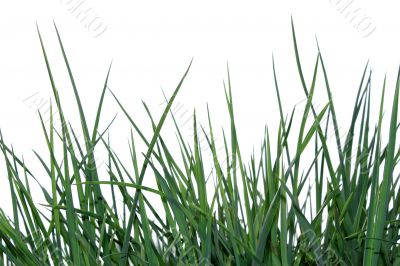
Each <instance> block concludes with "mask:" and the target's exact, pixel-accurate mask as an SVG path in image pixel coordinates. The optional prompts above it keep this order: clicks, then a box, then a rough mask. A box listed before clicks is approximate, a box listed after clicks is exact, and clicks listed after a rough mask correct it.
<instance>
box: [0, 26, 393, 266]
mask: <svg viewBox="0 0 400 266" xmlns="http://www.w3.org/2000/svg"><path fill="white" fill-rule="evenodd" d="M292 26H293V25H292ZM292 29H293V31H292V33H293V43H294V51H295V55H296V63H297V67H298V74H299V76H300V80H301V85H302V88H303V90H304V93H305V95H306V97H307V101H306V103H305V107H304V109H303V113H302V119H301V120H300V121H299V122H297V121H295V120H294V119H293V117H294V111H293V112H292V113H291V114H290V115H289V116H288V117H287V116H286V115H285V114H284V112H283V106H282V101H281V97H280V93H279V88H278V81H277V79H276V73H275V66H274V68H273V69H274V72H273V74H274V77H275V88H276V96H277V100H278V104H279V115H280V124H279V127H278V128H277V129H276V132H277V139H276V143H275V146H276V150H274V151H273V150H272V148H271V147H272V146H273V145H272V144H273V143H272V142H271V138H270V134H269V131H268V130H266V132H265V137H264V140H263V144H262V145H261V147H260V149H259V150H260V156H259V159H256V157H255V156H252V157H251V159H250V160H249V162H245V161H244V160H243V157H242V154H241V152H240V146H239V142H238V137H237V131H236V126H235V118H234V104H233V97H232V92H231V84H230V78H229V71H228V82H227V84H226V86H225V96H226V105H227V107H228V114H229V117H230V128H229V134H228V135H225V133H224V135H223V136H224V144H225V146H224V147H225V155H224V156H220V154H217V149H216V139H215V132H214V131H213V127H212V121H211V119H212V117H211V115H210V114H208V126H207V127H201V126H199V125H198V122H197V120H196V116H195V115H194V116H193V132H194V134H193V140H192V141H191V144H187V142H186V141H185V139H184V137H185V136H183V135H182V133H181V130H180V128H179V126H177V123H176V120H175V117H174V116H173V114H170V113H171V112H170V111H171V106H172V105H173V103H174V100H175V98H176V96H177V94H178V92H179V90H180V88H181V85H182V83H183V82H184V79H185V78H186V75H187V74H188V71H189V68H190V65H189V67H188V68H187V70H186V72H185V73H184V75H183V77H182V79H181V81H180V82H179V84H178V85H177V87H176V89H175V91H174V92H173V94H172V96H171V97H170V98H169V99H168V102H167V104H166V107H165V110H164V112H163V113H162V116H161V117H160V118H159V119H155V118H153V116H152V115H151V112H150V111H149V110H148V108H147V106H146V105H145V107H146V111H147V112H148V115H149V119H150V121H151V124H152V129H153V132H152V135H150V136H145V134H144V133H143V132H142V131H141V127H140V126H139V125H138V124H136V122H134V119H133V118H132V117H131V116H130V114H129V113H128V112H127V111H126V109H125V108H124V106H123V105H122V103H121V102H120V101H119V100H118V98H117V97H116V96H115V95H114V94H113V93H112V92H111V91H110V92H111V94H112V96H113V97H114V98H115V100H116V103H117V104H118V105H119V107H120V108H121V110H122V111H123V113H124V114H125V115H126V118H127V119H128V121H129V122H130V123H131V126H132V128H133V130H134V131H135V132H134V133H132V134H131V139H130V154H131V164H129V165H126V164H124V163H122V162H121V160H120V159H119V157H118V153H117V152H115V151H114V150H113V149H112V148H111V147H110V145H109V141H108V140H107V137H106V135H107V130H108V127H107V129H106V130H99V123H100V118H101V112H102V106H103V100H104V97H105V95H106V93H107V92H108V91H109V90H108V85H107V82H108V76H109V73H108V74H107V77H106V78H105V82H104V86H103V88H102V93H101V97H100V100H99V105H98V111H97V115H96V117H95V120H94V121H95V122H94V126H93V128H89V127H88V124H87V117H86V116H85V113H84V112H83V107H82V103H81V100H80V97H79V93H78V89H77V88H76V85H75V81H74V78H73V74H72V71H71V68H70V66H69V63H68V59H67V56H66V53H65V50H64V47H63V44H62V41H61V38H60V35H59V33H58V31H57V29H56V31H57V36H58V39H59V43H60V47H61V51H62V55H63V57H64V61H65V64H66V66H67V70H68V74H69V77H70V81H71V84H72V88H73V92H74V95H75V98H76V104H77V107H78V110H79V118H80V122H81V132H80V134H82V135H83V136H84V140H85V141H84V143H80V142H79V141H77V137H76V136H77V132H75V131H74V130H73V129H72V128H71V127H70V126H69V124H68V121H67V118H66V117H65V116H64V112H63V108H62V103H61V100H60V98H59V94H58V91H57V87H56V84H55V81H54V79H53V75H52V71H51V67H50V64H49V61H48V58H47V55H46V50H45V47H44V44H43V41H42V38H41V36H40V33H39V38H40V42H41V45H42V50H43V55H44V59H45V63H46V67H47V71H48V75H49V79H50V83H51V87H52V90H53V94H54V101H55V106H54V107H53V106H52V107H51V108H54V109H56V110H57V114H58V118H56V117H53V112H52V111H51V112H50V113H51V117H50V121H49V123H47V124H46V123H45V122H44V119H43V118H42V116H41V115H40V121H41V123H42V128H43V132H44V137H45V143H46V145H47V148H48V155H47V157H46V158H45V157H42V156H40V155H39V154H36V155H37V157H38V159H39V161H40V163H41V164H42V166H43V168H44V169H45V171H46V173H47V175H48V180H50V183H51V187H50V188H45V187H44V186H41V189H42V192H43V196H44V198H45V201H46V202H45V203H44V204H43V205H45V206H42V207H40V206H38V205H37V203H36V202H35V199H34V198H32V194H31V190H30V186H29V183H30V182H32V181H33V180H38V178H37V177H36V176H35V174H34V173H33V172H32V171H31V170H29V168H28V166H27V165H26V164H25V162H24V160H23V159H22V158H19V157H18V156H16V155H15V153H14V150H13V149H12V148H11V147H10V146H8V145H7V144H6V142H5V140H4V139H3V137H2V136H0V149H1V152H2V155H3V158H4V162H5V163H4V166H5V168H4V169H2V173H3V175H5V176H7V177H8V181H9V188H10V191H11V197H12V210H13V212H12V214H11V217H9V216H7V215H6V214H5V213H4V212H3V211H1V212H0V261H1V263H2V264H7V265H399V264H400V249H399V236H400V235H399V208H400V193H398V192H399V191H398V181H399V178H398V176H395V170H396V166H397V164H398V161H399V157H400V150H399V149H398V148H396V138H397V129H398V124H399V122H398V117H397V116H398V98H399V81H400V77H399V76H398V77H397V84H396V89H395V95H394V97H392V100H393V103H392V105H391V107H392V110H391V117H390V127H389V130H382V129H383V126H382V121H383V106H384V96H385V84H386V82H385V83H384V84H383V90H382V97H381V104H380V109H379V110H371V103H370V101H371V73H368V71H367V69H368V66H366V67H365V70H364V73H363V75H362V78H361V81H360V85H359V89H358V93H357V97H356V100H355V104H354V109H353V113H352V116H351V123H350V126H349V128H348V131H347V136H346V139H345V141H344V142H343V141H342V140H341V139H340V136H339V127H338V121H337V117H336V113H335V105H334V102H333V99H332V94H331V90H330V87H329V81H328V76H327V72H326V68H325V65H324V61H323V57H322V55H321V53H320V52H318V56H317V58H316V62H315V67H314V71H313V77H312V83H311V85H310V86H307V85H306V82H305V78H304V75H303V70H302V67H301V63H300V56H299V51H298V48H297V43H296V37H295V31H294V27H292ZM319 75H322V78H323V80H324V87H325V88H326V92H327V95H328V102H327V103H326V105H325V106H324V107H323V108H321V110H319V111H317V110H316V107H315V106H314V104H313V97H314V92H315V87H316V81H317V77H318V76H319ZM376 112H378V123H377V124H376V125H373V124H372V122H371V116H372V114H374V113H376ZM168 116H171V117H172V119H173V121H174V122H175V125H176V133H177V136H178V141H179V147H178V149H179V151H180V154H181V156H180V157H179V156H176V155H174V153H173V151H174V150H176V147H169V146H168V145H167V144H166V142H165V141H164V140H163V137H162V135H161V128H162V127H163V125H164V123H165V121H166V119H167V117H168ZM54 119H60V121H61V124H62V127H61V130H59V131H58V130H55V128H54ZM329 128H333V129H334V131H335V142H336V145H335V146H334V148H332V147H331V146H330V145H328V129H329ZM385 134H386V135H385ZM199 135H204V137H205V139H206V141H207V149H208V150H209V151H211V157H212V158H211V162H212V167H211V168H212V169H209V167H208V166H207V164H206V163H205V161H206V160H207V158H205V157H206V156H205V155H204V152H203V150H202V147H201V146H200V140H199V139H200V136H199ZM134 136H137V138H139V140H140V141H141V142H142V143H144V145H145V146H146V150H145V151H143V152H142V153H141V152H138V151H137V150H136V146H135V140H136V137H134ZM292 136H293V137H292ZM289 137H291V138H294V139H295V145H292V144H290V145H289V143H291V142H290V141H289ZM384 137H385V138H387V139H388V142H387V143H383V138H384ZM73 145H77V149H74V148H73ZM99 146H102V147H103V148H105V149H106V150H107V156H108V164H107V176H106V178H104V176H103V174H102V173H100V172H99V169H98V166H97V165H96V160H95V158H94V151H95V149H97V148H98V147H99ZM306 149H307V150H308V151H309V150H311V151H313V152H312V160H311V161H310V162H309V163H308V161H309V160H306V159H305V157H306V155H305V150H306ZM56 151H57V152H56ZM60 154H61V157H62V158H61V160H60V159H59V157H60ZM336 156H337V157H338V160H334V159H333V158H335V157H336ZM141 158H144V159H143V160H141ZM300 162H303V163H304V162H307V163H308V165H307V167H306V168H305V169H306V170H305V171H303V170H302V167H301V163H300ZM302 165H303V164H302ZM131 169H132V170H131ZM210 172H211V178H209V176H208V173H210ZM145 176H152V177H154V179H155V184H154V186H153V187H149V186H145V185H144V184H143V180H144V177H145ZM41 180H42V179H41ZM310 181H312V182H313V183H314V186H313V187H307V183H308V182H310ZM38 183H39V182H38ZM39 184H40V183H39ZM210 184H212V185H213V190H210V189H209V186H210ZM129 188H134V192H133V193H132V190H128V189H129ZM110 189H111V196H110ZM307 189H308V191H307ZM149 195H151V197H158V198H159V200H160V204H159V205H157V206H154V203H153V202H152V200H151V199H150V196H149ZM301 195H306V196H305V197H304V196H301ZM108 198H109V199H108ZM118 199H121V201H119V200H118ZM307 206H311V207H307ZM307 208H309V210H310V209H311V210H313V211H312V212H310V213H307V211H306V210H307ZM47 210H50V212H48V211H47Z"/></svg>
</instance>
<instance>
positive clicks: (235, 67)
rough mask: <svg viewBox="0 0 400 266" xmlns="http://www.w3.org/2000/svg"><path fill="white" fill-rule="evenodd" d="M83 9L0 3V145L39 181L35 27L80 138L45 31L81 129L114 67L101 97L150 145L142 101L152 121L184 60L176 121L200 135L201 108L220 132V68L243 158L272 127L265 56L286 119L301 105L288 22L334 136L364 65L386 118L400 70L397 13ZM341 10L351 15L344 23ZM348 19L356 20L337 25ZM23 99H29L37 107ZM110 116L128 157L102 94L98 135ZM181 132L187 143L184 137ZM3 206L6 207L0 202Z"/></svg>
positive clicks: (119, 146) (261, 5) (317, 7)
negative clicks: (320, 63)
mask: <svg viewBox="0 0 400 266" xmlns="http://www.w3.org/2000/svg"><path fill="white" fill-rule="evenodd" d="M80 2H81V1H79V0H51V1H50V0H43V1H27V0H25V1H18V0H15V1H3V2H2V4H1V6H0V81H1V83H0V129H1V131H2V134H3V136H4V139H5V141H6V143H8V144H10V145H13V147H14V149H15V150H16V152H17V154H18V155H22V154H24V157H25V159H26V161H28V165H33V166H32V167H34V169H35V167H37V168H38V169H39V165H38V163H37V160H36V159H35V157H34V155H33V153H32V151H31V149H34V150H37V151H38V152H39V153H40V154H42V155H44V156H46V146H45V140H44V138H43V132H42V129H41V127H40V122H39V118H38V115H37V112H36V111H37V109H40V110H41V111H42V112H45V111H46V110H47V108H48V106H49V103H48V99H50V98H51V96H52V93H51V87H50V83H49V80H48V76H47V72H46V68H45V64H44V60H43V56H42V52H41V49H40V43H39V40H38V36H37V31H36V22H37V23H38V25H39V28H40V31H41V34H42V36H43V39H44V42H45V45H46V49H47V52H48V55H49V58H50V63H51V65H52V67H53V70H54V76H55V81H56V84H57V86H58V89H59V91H60V94H61V98H62V102H63V106H64V109H65V111H66V113H67V116H68V118H69V120H71V122H72V123H73V124H74V126H76V127H77V128H79V123H78V120H77V118H78V116H76V114H77V110H76V106H75V100H74V98H73V94H72V89H71V86H70V83H69V81H68V76H67V72H66V68H65V65H64V63H63V61H62V57H61V52H60V48H59V46H58V43H57V37H56V34H55V30H54V27H53V20H54V21H55V22H56V24H57V26H58V28H59V30H60V33H61V36H62V39H63V41H64V46H65V48H66V51H67V55H68V57H69V60H70V63H71V67H72V71H73V73H74V76H75V80H76V82H77V86H78V89H79V93H80V95H81V99H82V101H83V104H84V109H85V111H86V112H87V116H88V119H89V123H90V124H92V123H93V121H94V118H95V111H96V106H97V103H98V99H99V96H100V92H101V89H102V85H103V82H104V79H105V76H106V72H107V69H108V66H109V64H110V62H111V60H113V66H112V70H111V77H110V82H109V86H110V88H111V89H112V90H113V91H114V93H115V94H116V95H117V96H118V97H119V99H120V100H121V102H122V103H123V104H124V105H125V106H126V108H127V110H128V111H129V112H130V113H131V114H132V116H133V118H134V119H135V121H136V122H138V123H139V124H140V125H141V126H142V127H144V128H147V129H148V130H147V131H145V132H147V136H150V131H149V129H150V128H149V125H150V124H149V122H148V119H147V117H146V116H145V112H144V109H143V106H142V102H141V100H144V101H146V102H147V103H148V105H149V107H150V108H151V110H152V111H153V112H154V114H155V116H156V117H159V115H160V113H161V112H162V107H163V105H162V104H161V103H162V102H163V96H162V91H161V89H163V90H164V91H165V92H166V94H167V95H170V94H171V92H172V91H173V90H174V88H175V86H176V85H177V83H178V81H179V80H180V78H181V76H182V74H183V73H184V71H185V70H186V68H187V66H188V64H189V62H190V60H191V59H192V57H193V58H194V61H193V65H192V68H191V71H190V72H189V75H188V77H187V80H186V81H185V83H184V86H183V88H182V90H181V92H180V94H179V96H178V98H177V103H179V104H180V105H182V106H183V107H182V108H181V112H183V110H185V111H188V113H187V114H185V115H184V114H183V113H182V116H183V118H182V119H181V120H180V121H182V122H184V120H185V119H184V118H185V117H186V118H190V113H191V112H192V111H193V109H194V108H196V110H197V113H199V114H201V121H202V122H203V124H205V123H206V120H205V114H206V104H207V103H208V104H209V106H210V110H211V113H212V119H213V123H214V126H215V127H216V129H218V130H219V129H220V128H221V127H222V126H223V125H226V123H227V121H228V115H227V112H226V105H225V99H224V89H223V83H222V82H223V80H226V77H227V71H226V65H227V62H229V68H230V74H231V79H232V80H231V81H232V87H233V97H234V101H235V108H236V109H235V112H236V120H237V122H236V124H237V126H238V130H239V139H240V141H241V146H242V147H241V149H242V151H243V153H244V154H245V156H248V155H249V154H250V152H251V151H252V149H253V145H254V147H257V146H258V145H259V144H260V143H261V141H262V136H263V133H264V127H265V125H266V124H267V125H268V127H269V128H270V130H271V131H274V129H276V128H277V125H278V118H279V116H278V109H277V104H276V96H275V88H274V84H273V75H272V59H271V58H272V54H274V57H275V62H276V67H277V73H278V81H279V84H280V88H281V94H282V100H283V102H284V108H285V113H289V112H290V111H291V109H292V107H293V106H294V105H295V104H296V103H299V102H301V101H302V100H304V94H303V91H302V88H301V83H300V80H299V77H298V74H297V69H296V63H295V57H294V50H293V43H292V36H291V25H290V20H291V16H293V19H294V22H295V27H296V33H297V39H298V45H299V49H300V53H301V59H302V62H303V70H304V71H305V75H306V81H307V83H308V84H309V83H310V82H311V75H312V71H313V67H314V62H315V59H316V55H317V45H316V40H315V37H317V38H318V42H319V45H320V47H321V50H322V55H323V57H324V60H325V64H326V66H327V70H328V75H329V80H330V83H331V88H332V91H333V97H334V100H335V103H336V109H337V113H338V119H339V124H340V126H343V127H344V128H345V127H346V126H347V125H348V122H349V112H351V111H352V105H353V103H354V100H355V95H356V91H357V88H358V83H359V80H360V78H361V74H362V71H363V69H364V66H365V63H366V62H367V60H368V59H369V60H370V66H371V68H372V69H373V81H372V82H373V83H372V84H373V91H372V94H373V96H374V97H373V100H374V104H375V106H376V103H377V101H378V100H379V99H378V98H379V96H380V92H381V86H382V85H381V84H382V81H383V77H384V75H385V73H387V75H388V94H387V95H388V97H387V99H389V101H388V102H387V103H386V105H385V110H389V109H390V107H391V103H390V99H391V95H392V91H393V87H394V82H395V77H396V74H397V67H398V64H399V63H400V49H399V47H400V38H399V29H400V21H399V18H398V10H399V9H398V7H399V6H398V3H397V1H348V0H347V1H346V0H341V1H340V0H336V1H334V0H331V1H330V0H319V1H316V0H314V1H311V0H307V1H273V2H271V3H268V4H267V3H266V1H240V2H239V1H201V2H200V1H197V2H194V1H146V2H144V1H136V2H135V1H91V0H85V1H83V2H82V3H81V7H84V9H83V10H77V11H74V10H73V6H74V5H75V4H77V3H80ZM345 5H348V6H349V7H348V8H347V9H345V11H343V7H344V6H345ZM71 8H72V9H71ZM88 8H89V11H88V14H89V15H88V16H89V17H88V19H86V20H84V21H81V19H82V16H81V15H79V12H81V11H84V10H87V9H88ZM357 9H358V11H356V12H357V13H352V14H350V15H346V14H347V12H351V11H355V10H357ZM354 14H356V15H354ZM352 17H354V19H353V20H352ZM91 18H92V19H94V18H96V23H100V24H98V25H99V27H100V29H103V30H104V32H103V33H102V34H100V36H97V35H98V33H99V31H96V30H95V29H94V28H93V27H94V26H93V25H92V27H89V28H88V27H87V25H88V23H89V22H90V19H91ZM361 20H362V21H363V22H362V23H360V21H361ZM369 23H370V24H369ZM368 25H369V26H368ZM321 81H322V80H320V83H319V84H320V85H319V86H318V87H317V92H316V99H315V101H314V102H316V104H317V105H322V104H325V103H326V93H325V88H324V86H322V85H323V84H322V82H321ZM32 95H34V98H35V99H36V101H34V102H32V99H33V98H32V97H31V96H32ZM27 98H29V99H28V100H27ZM40 102H42V103H43V105H41V104H40ZM43 106H44V107H43ZM375 108H376V107H375ZM300 109H301V108H300ZM375 110H377V109H375ZM116 113H118V116H117V120H116V122H115V124H114V126H113V127H112V129H111V134H112V139H111V142H112V145H113V146H114V148H115V149H116V150H118V151H121V152H120V153H126V156H128V155H129V150H128V147H127V141H128V137H129V130H130V127H129V124H128V123H127V122H126V119H125V118H124V116H123V114H122V112H121V111H120V109H119V108H118V107H117V106H116V103H115V101H114V99H113V98H112V96H111V95H110V94H109V93H107V96H106V103H105V112H104V116H103V122H102V123H101V129H104V128H105V126H106V125H107V123H108V122H109V121H110V119H112V117H113V116H114V115H115V114H116ZM300 114H301V113H300ZM373 119H375V120H376V117H374V118H373ZM166 130H168V131H166ZM183 132H184V133H185V134H187V135H189V132H190V127H189V125H188V126H187V128H185V127H184V128H183ZM163 134H165V135H167V136H169V135H171V137H173V136H174V135H173V130H169V129H168V128H167V129H165V130H164V131H163ZM46 158H47V157H46ZM37 171H38V172H40V170H37ZM5 173H6V172H5V171H4V168H3V169H0V186H1V187H2V188H6V187H8V184H7V179H6V176H5ZM39 178H43V179H40V180H43V182H47V181H46V180H48V179H47V178H46V177H39ZM3 198H8V197H6V193H5V194H4V197H3V196H2V197H1V199H2V200H3ZM6 200H8V199H6Z"/></svg>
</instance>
